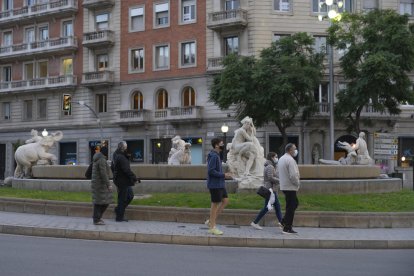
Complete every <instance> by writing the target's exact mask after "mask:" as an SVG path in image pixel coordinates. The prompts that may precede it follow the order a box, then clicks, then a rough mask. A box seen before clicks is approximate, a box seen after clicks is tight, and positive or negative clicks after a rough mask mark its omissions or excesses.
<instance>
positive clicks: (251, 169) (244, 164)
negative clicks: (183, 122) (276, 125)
mask: <svg viewBox="0 0 414 276" xmlns="http://www.w3.org/2000/svg"><path fill="white" fill-rule="evenodd" d="M241 123H242V127H240V128H239V129H237V130H235V131H234V138H233V140H232V142H231V143H230V144H228V146H227V148H228V149H229V151H228V154H227V165H228V168H229V171H230V172H232V173H233V175H234V177H235V178H236V179H238V178H239V179H242V181H241V183H239V188H240V184H241V185H242V186H245V187H244V188H255V186H257V183H258V181H260V178H262V177H263V167H264V162H265V159H264V150H263V147H262V146H261V145H260V143H259V140H258V139H257V138H256V128H255V127H254V125H253V120H252V118H250V117H245V118H244V119H243V120H242V121H241ZM259 185H260V183H259Z"/></svg>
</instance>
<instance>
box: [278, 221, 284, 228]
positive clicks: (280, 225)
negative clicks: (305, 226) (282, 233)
mask: <svg viewBox="0 0 414 276" xmlns="http://www.w3.org/2000/svg"><path fill="white" fill-rule="evenodd" d="M277 225H278V226H279V228H280V229H282V230H283V224H281V223H280V222H278V223H277Z"/></svg>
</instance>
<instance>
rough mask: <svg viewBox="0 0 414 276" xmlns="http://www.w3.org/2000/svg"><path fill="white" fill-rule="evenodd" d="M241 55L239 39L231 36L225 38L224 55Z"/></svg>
mask: <svg viewBox="0 0 414 276" xmlns="http://www.w3.org/2000/svg"><path fill="white" fill-rule="evenodd" d="M238 53H239V38H238V37H237V36H231V37H226V38H224V55H225V56H228V55H230V54H238Z"/></svg>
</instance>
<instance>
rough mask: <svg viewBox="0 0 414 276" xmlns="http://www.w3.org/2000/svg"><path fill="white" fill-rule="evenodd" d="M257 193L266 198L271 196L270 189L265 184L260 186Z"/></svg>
mask: <svg viewBox="0 0 414 276" xmlns="http://www.w3.org/2000/svg"><path fill="white" fill-rule="evenodd" d="M256 193H257V194H258V195H259V196H261V197H263V198H264V199H268V198H270V191H269V189H268V188H266V187H265V186H260V187H259V189H257V192H256Z"/></svg>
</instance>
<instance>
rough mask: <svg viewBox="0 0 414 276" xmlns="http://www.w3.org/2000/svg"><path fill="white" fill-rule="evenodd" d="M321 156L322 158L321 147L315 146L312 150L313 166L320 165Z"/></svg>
mask: <svg viewBox="0 0 414 276" xmlns="http://www.w3.org/2000/svg"><path fill="white" fill-rule="evenodd" d="M320 156H321V145H319V144H314V145H313V148H312V164H319V158H320Z"/></svg>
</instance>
